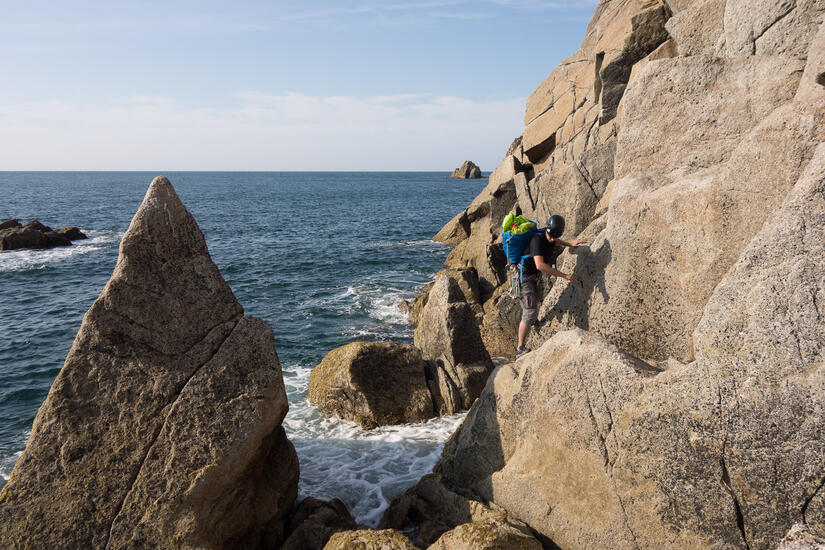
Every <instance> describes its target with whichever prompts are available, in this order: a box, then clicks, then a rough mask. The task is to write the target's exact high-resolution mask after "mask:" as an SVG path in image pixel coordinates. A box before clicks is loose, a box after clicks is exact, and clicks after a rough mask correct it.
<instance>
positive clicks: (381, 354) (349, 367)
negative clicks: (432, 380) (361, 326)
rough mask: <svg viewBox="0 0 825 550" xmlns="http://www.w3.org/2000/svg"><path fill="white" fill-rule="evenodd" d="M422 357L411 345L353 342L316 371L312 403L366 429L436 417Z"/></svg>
mask: <svg viewBox="0 0 825 550" xmlns="http://www.w3.org/2000/svg"><path fill="white" fill-rule="evenodd" d="M426 370H427V365H426V364H425V361H424V359H423V358H422V357H421V352H420V351H418V350H417V349H416V348H414V347H413V346H410V345H408V344H396V343H373V342H354V343H352V344H347V345H345V346H342V347H340V348H336V349H334V350H332V351H330V352H329V353H328V354H327V355H326V357H324V359H323V361H321V363H320V364H319V365H318V366H317V367H315V368H314V369H312V373H310V378H309V400H310V401H312V402H313V403H315V404H316V405H318V406H319V407H321V408H322V409H324V410H326V411H329V412H332V413H334V414H336V415H338V416H340V417H341V418H346V419H348V420H353V421H355V422H357V423H358V424H359V425H360V426H361V427H363V428H365V429H371V428H375V427H377V426H384V425H389V424H406V423H410V422H423V421H425V420H427V419H428V418H432V417H433V416H434V411H433V401H432V397H431V396H430V390H429V389H428V387H427V379H426V374H425V373H426Z"/></svg>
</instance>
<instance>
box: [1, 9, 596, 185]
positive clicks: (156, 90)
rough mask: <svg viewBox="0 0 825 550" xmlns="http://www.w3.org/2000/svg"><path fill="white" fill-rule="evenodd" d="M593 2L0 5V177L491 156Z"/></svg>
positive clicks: (420, 164)
mask: <svg viewBox="0 0 825 550" xmlns="http://www.w3.org/2000/svg"><path fill="white" fill-rule="evenodd" d="M595 5H596V0H523V1H518V0H489V1H464V0H398V1H396V0H384V1H375V2H371V1H367V0H354V1H349V0H338V1H314V0H313V1H304V2H294V1H293V2H282V1H280V0H271V1H242V0H238V1H235V2H225V1H224V2H219V1H211V0H200V1H185V0H184V1H170V0H165V1H157V2H156V1H129V0H119V1H93V0H89V1H57V0H55V1H53V2H44V1H40V0H20V1H8V0H0V13H2V17H0V74H2V75H3V79H2V85H0V170H167V171H171V170H452V169H454V168H456V167H458V166H459V165H460V164H461V163H462V162H463V161H464V160H473V161H475V162H476V163H477V164H478V165H479V166H481V168H482V170H484V171H491V170H493V169H494V168H495V167H496V165H498V163H499V162H501V160H502V157H503V155H504V153H505V152H506V150H507V147H508V146H509V145H510V143H511V142H512V140H513V138H515V137H517V136H518V135H520V134H521V132H522V130H523V117H524V104H525V101H526V99H527V96H529V94H530V93H531V92H532V91H533V90H534V89H535V88H536V87H537V86H538V85H539V84H540V83H541V81H542V80H543V79H544V78H545V77H546V76H547V75H548V74H549V73H550V71H551V70H552V69H553V68H554V67H555V66H556V65H557V64H558V63H559V62H560V61H561V60H563V59H564V58H566V57H567V56H569V55H570V54H572V53H573V52H574V51H575V50H576V49H578V46H579V44H580V43H581V40H582V38H583V37H584V31H585V27H586V25H587V22H588V21H589V19H590V17H591V15H592V13H593V9H594V8H595Z"/></svg>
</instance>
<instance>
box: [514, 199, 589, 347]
mask: <svg viewBox="0 0 825 550" xmlns="http://www.w3.org/2000/svg"><path fill="white" fill-rule="evenodd" d="M562 233H564V218H562V217H561V216H559V215H558V214H553V215H552V216H550V217H549V218H547V227H545V228H544V230H543V231H542V232H540V233H538V234H537V235H534V236H533V238H532V239H530V244H529V245H528V246H529V251H530V257H529V258H526V259H525V260H524V263H523V266H522V271H521V279H522V280H521V287H520V290H521V322H520V323H519V326H518V347H517V348H516V357H518V356H520V355H524V354H525V353H527V352H528V351H529V350H528V349H527V347H526V345H525V340H526V339H527V334H528V333H529V332H530V327H531V326H533V325H535V324H536V319H537V318H538V299H537V283H538V277H539V273H540V272H542V273H547V274H548V275H553V276H554V277H561V278H562V279H567V280H568V281H569V282H571V283H575V282H576V278H575V277H574V276H573V275H572V274H570V275H566V274H564V273H562V272H561V271H559V270H558V269H556V268H555V264H556V258H557V257H558V256H559V254H561V253H562V249H563V247H566V246H567V247H577V246H581V245H584V244H587V241H584V240H581V239H579V240H576V241H573V242H572V243H568V242H566V241H563V240H561V239H560V238H559V237H561V235H562Z"/></svg>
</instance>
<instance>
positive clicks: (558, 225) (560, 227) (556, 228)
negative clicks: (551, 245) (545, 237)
mask: <svg viewBox="0 0 825 550" xmlns="http://www.w3.org/2000/svg"><path fill="white" fill-rule="evenodd" d="M545 231H547V232H548V233H549V234H550V236H551V237H553V238H554V239H558V238H559V237H561V235H562V233H564V218H562V217H561V216H559V215H558V214H553V215H552V216H550V217H549V218H547V227H546V228H545Z"/></svg>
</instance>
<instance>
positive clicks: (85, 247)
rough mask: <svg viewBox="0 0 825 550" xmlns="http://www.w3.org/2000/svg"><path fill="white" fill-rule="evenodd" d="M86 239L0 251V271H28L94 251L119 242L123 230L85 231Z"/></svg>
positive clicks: (44, 267)
mask: <svg viewBox="0 0 825 550" xmlns="http://www.w3.org/2000/svg"><path fill="white" fill-rule="evenodd" d="M86 235H87V236H88V237H89V238H88V239H83V240H81V241H74V242H73V243H72V246H60V247H56V248H48V249H46V250H10V251H4V252H0V273H2V272H10V271H28V270H32V269H46V268H47V267H49V266H51V265H54V264H57V263H60V262H64V261H66V260H68V259H70V258H72V257H75V256H79V255H81V254H89V253H90V252H96V251H98V250H101V249H103V248H105V247H107V246H110V245H111V243H114V242H119V241H120V239H121V238H122V237H123V232H118V231H110V230H103V231H94V230H91V231H87V232H86Z"/></svg>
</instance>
